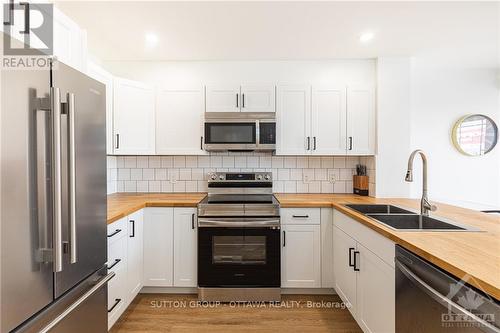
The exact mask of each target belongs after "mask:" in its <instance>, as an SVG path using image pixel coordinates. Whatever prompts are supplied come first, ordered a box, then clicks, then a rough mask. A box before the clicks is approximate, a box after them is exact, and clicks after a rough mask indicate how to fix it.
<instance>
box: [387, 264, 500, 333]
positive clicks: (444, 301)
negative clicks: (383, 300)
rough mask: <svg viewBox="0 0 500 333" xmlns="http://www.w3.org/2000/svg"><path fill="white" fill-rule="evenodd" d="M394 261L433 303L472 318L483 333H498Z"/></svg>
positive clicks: (487, 323)
mask: <svg viewBox="0 0 500 333" xmlns="http://www.w3.org/2000/svg"><path fill="white" fill-rule="evenodd" d="M394 261H395V263H396V267H397V268H398V269H399V270H400V271H401V273H403V274H404V275H405V276H406V277H407V278H408V279H409V280H410V281H411V282H412V283H413V284H414V285H415V286H417V287H418V288H419V289H420V290H422V291H423V292H425V293H426V294H427V295H428V296H429V297H431V298H432V299H433V300H434V301H436V302H438V303H439V304H441V306H444V307H447V308H448V309H450V310H451V311H453V312H454V313H457V314H462V315H466V316H468V317H470V318H472V320H474V321H475V322H476V323H479V325H481V326H482V331H484V332H495V333H498V332H500V329H498V328H497V327H495V326H493V325H492V324H490V323H489V322H487V321H486V320H483V319H481V318H479V317H478V316H476V315H475V314H473V313H471V312H470V311H468V310H466V309H464V308H463V307H461V306H460V305H458V304H456V303H455V302H453V301H452V300H450V299H448V298H446V297H445V296H443V295H441V293H439V292H438V291H437V290H436V289H434V288H432V287H431V286H429V285H428V284H427V283H425V282H424V281H423V280H422V279H421V278H419V277H418V276H417V275H415V274H414V273H413V272H412V271H411V270H410V269H409V268H408V267H407V266H406V265H405V264H403V263H402V262H401V261H400V260H399V259H398V258H396V259H395V260H394Z"/></svg>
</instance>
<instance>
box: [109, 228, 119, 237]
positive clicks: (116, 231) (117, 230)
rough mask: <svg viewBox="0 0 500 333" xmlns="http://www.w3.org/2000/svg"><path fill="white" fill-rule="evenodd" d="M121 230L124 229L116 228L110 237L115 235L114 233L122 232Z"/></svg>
mask: <svg viewBox="0 0 500 333" xmlns="http://www.w3.org/2000/svg"><path fill="white" fill-rule="evenodd" d="M121 231H122V229H116V230H115V231H114V232H113V233H112V234H109V235H108V238H110V237H113V236H114V235H116V234H118V233H120V232H121Z"/></svg>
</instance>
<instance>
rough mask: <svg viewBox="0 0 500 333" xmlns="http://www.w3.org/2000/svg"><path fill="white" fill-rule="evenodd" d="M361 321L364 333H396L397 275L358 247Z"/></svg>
mask: <svg viewBox="0 0 500 333" xmlns="http://www.w3.org/2000/svg"><path fill="white" fill-rule="evenodd" d="M358 251H359V255H358V260H357V266H358V267H359V272H358V277H357V302H356V305H357V320H358V323H359V324H360V326H361V328H362V329H363V331H364V332H374V333H375V332H384V333H391V332H395V321H396V318H395V311H396V308H395V302H396V301H395V285H396V284H395V271H394V268H393V267H391V266H389V265H388V264H386V263H385V262H384V261H383V260H382V259H380V258H379V257H378V256H376V255H375V254H374V253H373V252H371V251H370V250H368V249H367V248H365V247H364V246H362V245H361V244H358Z"/></svg>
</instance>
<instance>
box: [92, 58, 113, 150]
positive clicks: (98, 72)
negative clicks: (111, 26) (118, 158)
mask: <svg viewBox="0 0 500 333" xmlns="http://www.w3.org/2000/svg"><path fill="white" fill-rule="evenodd" d="M87 74H88V75H89V76H90V77H92V78H93V79H95V80H97V81H99V82H101V83H102V84H104V85H105V86H106V153H107V154H108V155H112V154H113V75H112V74H111V73H109V72H108V71H106V70H105V69H104V68H102V67H100V66H99V65H97V64H96V63H94V62H91V61H89V62H88V64H87Z"/></svg>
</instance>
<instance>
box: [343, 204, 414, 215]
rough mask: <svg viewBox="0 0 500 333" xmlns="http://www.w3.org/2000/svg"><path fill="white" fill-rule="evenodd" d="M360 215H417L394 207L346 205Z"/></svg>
mask: <svg viewBox="0 0 500 333" xmlns="http://www.w3.org/2000/svg"><path fill="white" fill-rule="evenodd" d="M346 207H349V208H351V209H353V210H355V211H357V212H359V213H362V214H416V213H414V212H411V211H409V210H406V209H403V208H399V207H396V206H392V205H362V204H357V205H354V204H352V205H346Z"/></svg>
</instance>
